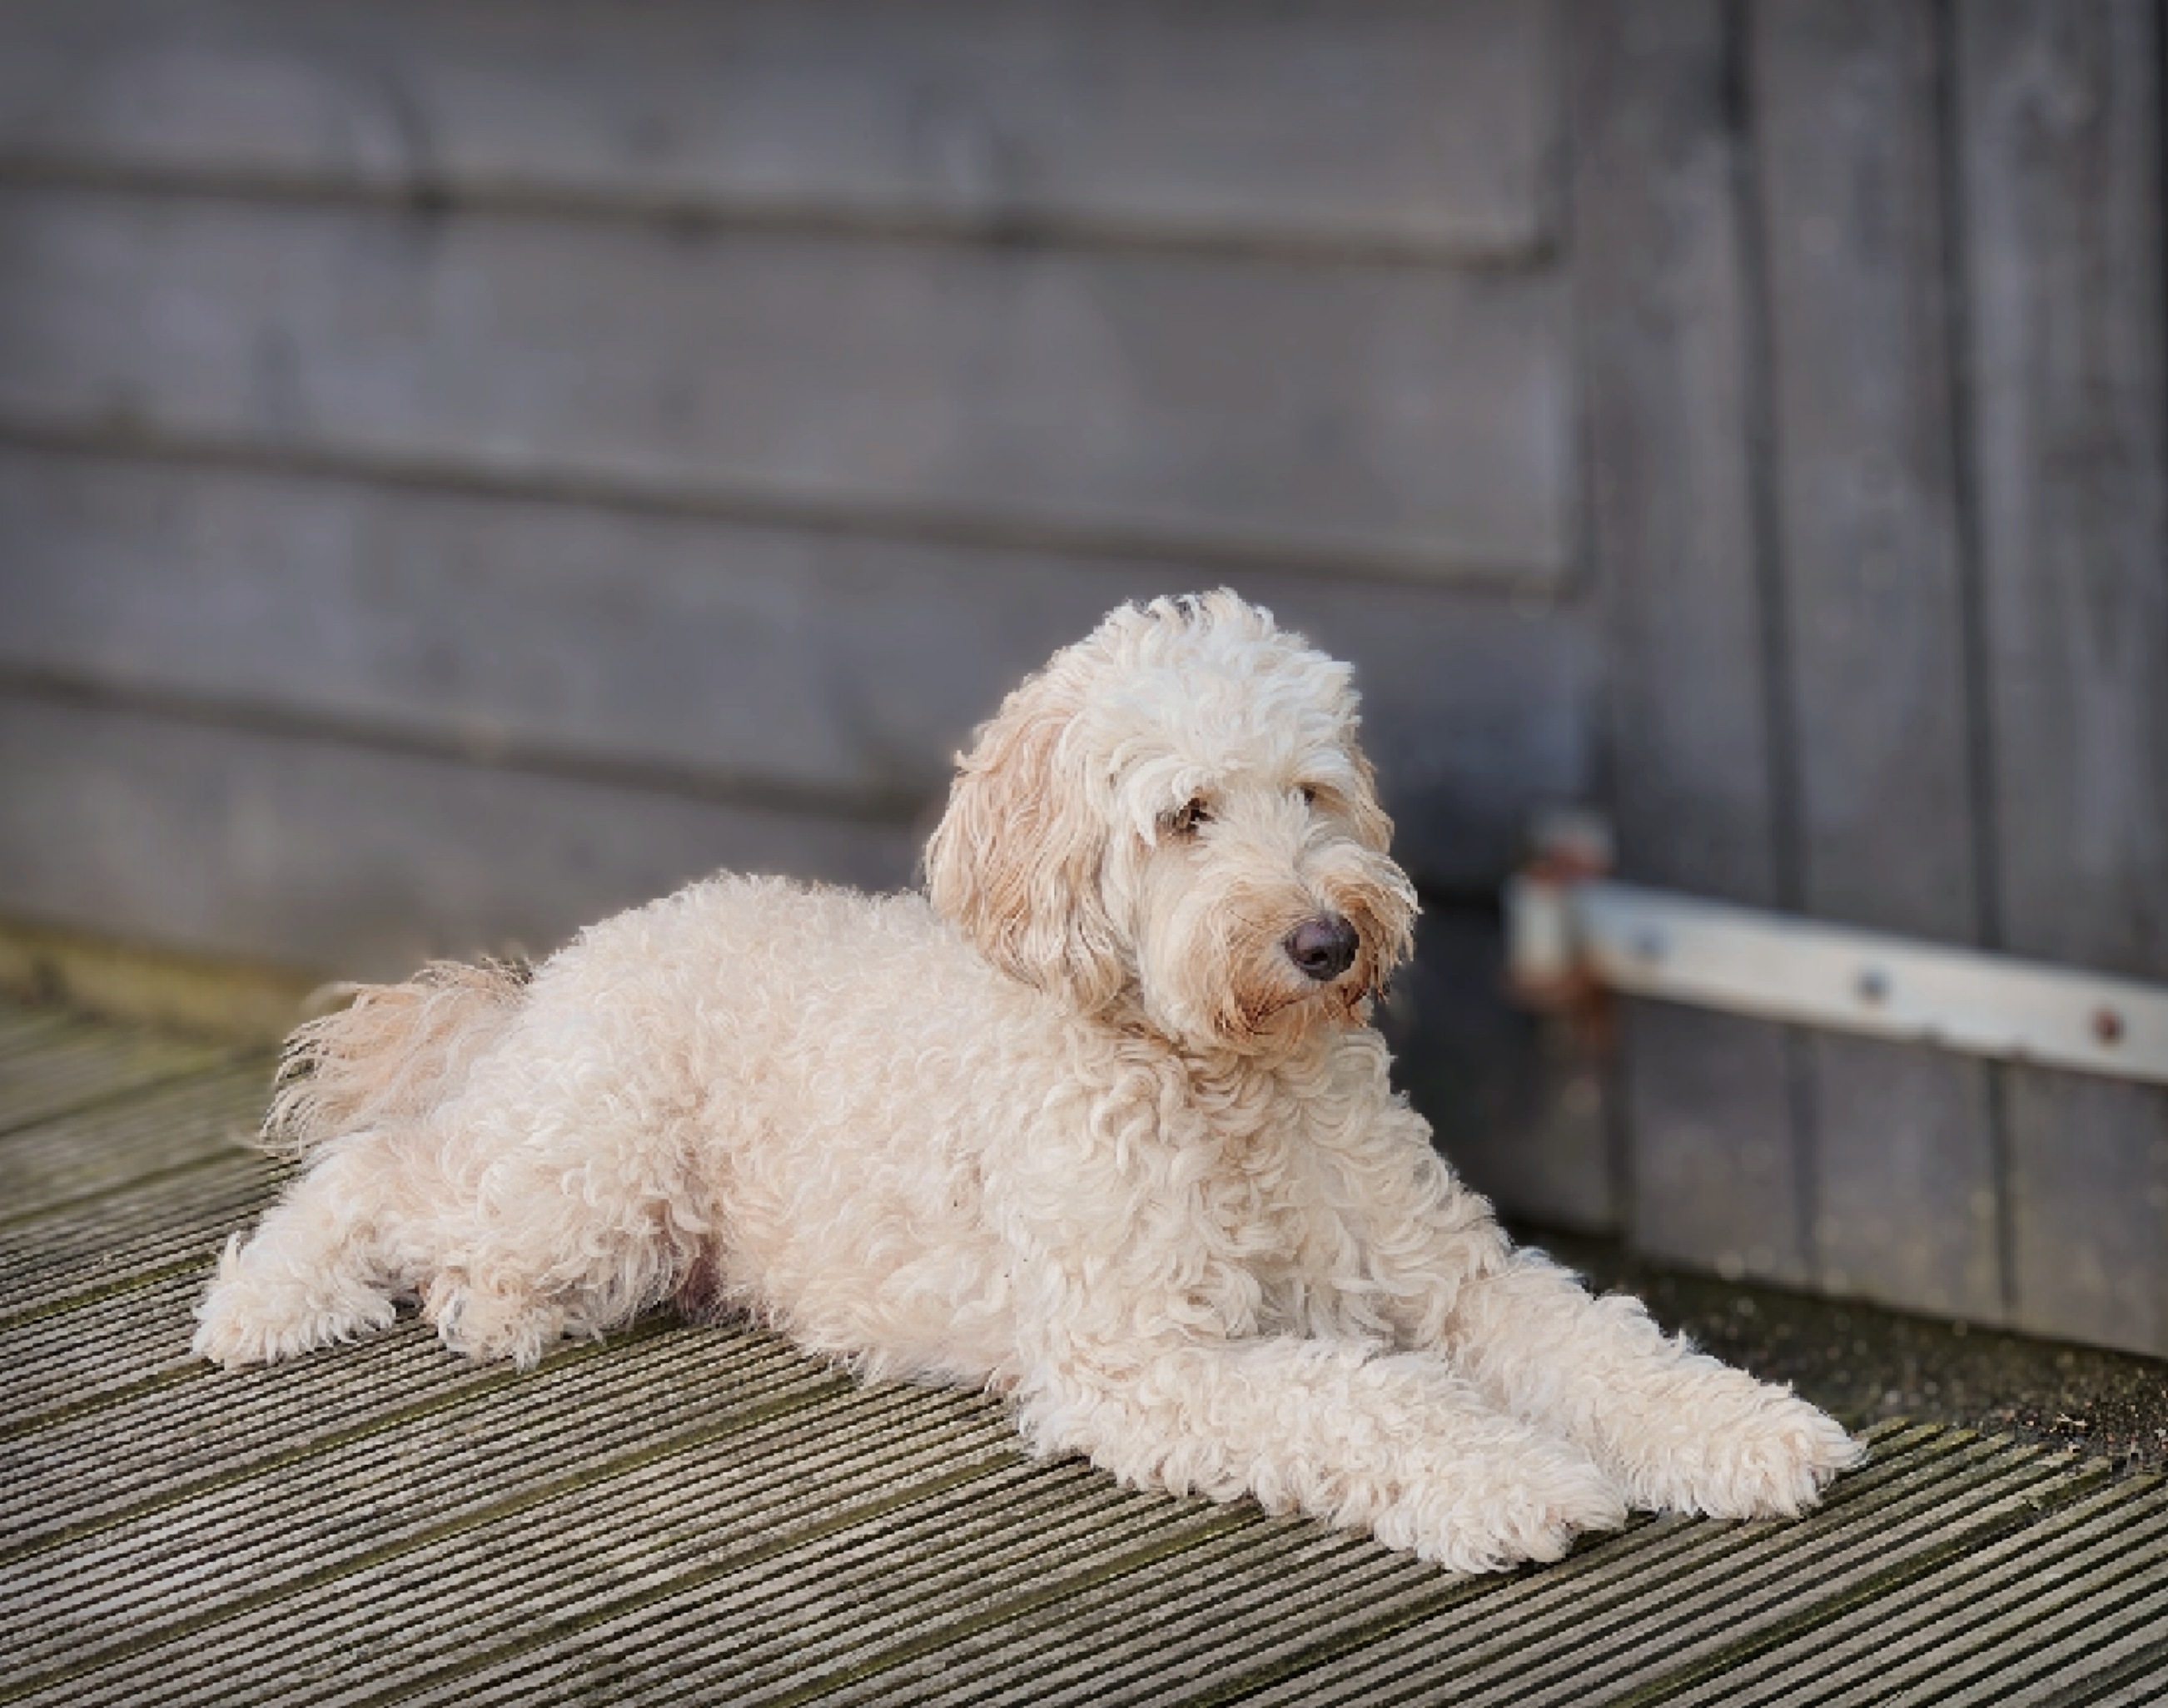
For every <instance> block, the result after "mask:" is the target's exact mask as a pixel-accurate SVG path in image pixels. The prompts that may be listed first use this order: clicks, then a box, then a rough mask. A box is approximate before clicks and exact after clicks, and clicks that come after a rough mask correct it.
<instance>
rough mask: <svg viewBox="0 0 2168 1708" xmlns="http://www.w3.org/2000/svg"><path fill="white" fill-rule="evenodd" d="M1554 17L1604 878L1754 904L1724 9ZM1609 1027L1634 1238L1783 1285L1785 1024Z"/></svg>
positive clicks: (1787, 1200)
mask: <svg viewBox="0 0 2168 1708" xmlns="http://www.w3.org/2000/svg"><path fill="white" fill-rule="evenodd" d="M1575 16H1576V28H1575V29H1574V30H1573V32H1572V37H1571V43H1570V47H1571V56H1572V76H1571V82H1572V88H1571V94H1570V112H1571V121H1570V130H1571V132H1572V135H1573V136H1574V139H1575V143H1574V183H1573V193H1572V196H1571V202H1572V206H1573V230H1572V236H1571V252H1572V263H1573V269H1574V273H1575V278H1576V303H1577V305H1578V310H1579V316H1580V321H1581V346H1582V352H1583V357H1582V359H1583V385H1584V390H1585V398H1584V411H1585V413H1586V444H1587V454H1588V458H1589V461H1590V465H1591V466H1590V470H1589V481H1590V489H1591V491H1590V506H1591V541H1590V549H1591V553H1592V555H1593V560H1594V569H1595V573H1596V575H1597V578H1598V582H1599V587H1600V591H1601V596H1602V601H1603V604H1604V608H1605V612H1606V615H1607V631H1606V632H1607V639H1608V644H1609V656H1610V673H1611V679H1612V693H1611V696H1610V700H1609V704H1608V710H1607V725H1608V729H1609V734H1610V753H1609V758H1610V772H1611V796H1612V806H1613V813H1614V814H1615V816H1616V818H1617V820H1618V835H1619V846H1620V855H1621V866H1622V870H1623V873H1624V874H1625V875H1626V876H1628V877H1629V878H1637V879H1642V880H1645V881H1648V882H1650V883H1662V884H1669V885H1674V886H1676V887H1678V888H1684V889H1687V890H1689V891H1692V892H1694V893H1697V894H1704V895H1708V896H1712V897H1715V898H1718V899H1726V900H1734V901H1740V902H1746V903H1751V904H1770V903H1772V902H1773V901H1775V900H1776V899H1777V872H1776V865H1775V847H1776V835H1777V833H1776V828H1775V813H1776V806H1775V802H1774V799H1773V797H1772V781H1771V745H1772V739H1773V737H1772V731H1771V730H1770V729H1769V728H1768V719H1767V715H1766V705H1765V692H1764V684H1763V677H1762V621H1763V613H1762V607H1761V603H1760V600H1759V598H1758V596H1757V590H1756V579H1755V566H1756V527H1755V520H1754V505H1753V495H1752V489H1751V469H1750V467H1749V464H1748V460H1747V458H1748V443H1749V439H1750V437H1751V432H1752V426H1753V423H1752V421H1751V412H1750V409H1749V400H1748V396H1747V387H1748V385H1749V362H1750V352H1749V347H1748V346H1749V337H1750V316H1751V307H1750V303H1749V299H1748V290H1749V285H1748V280H1747V278H1746V271H1745V268H1744V267H1743V265H1742V254H1741V246H1742V241H1743V234H1742V232H1741V230H1740V210H1739V205H1738V199H1737V196H1736V194H1735V188H1736V186H1735V177H1736V174H1737V172H1738V171H1739V170H1740V162H1739V159H1738V153H1737V149H1738V141H1737V138H1736V136H1735V134H1734V132H1733V130H1732V127H1731V122H1730V114H1729V113H1728V111H1727V89H1726V42H1725V39H1724V32H1725V23H1724V19H1725V13H1724V11H1723V9H1722V8H1719V6H1718V5H1716V4H1715V3H1714V0H1663V3H1648V0H1613V3H1606V4H1602V5H1591V6H1588V7H1585V8H1581V9H1580V10H1579V11H1578V12H1576V14H1575ZM1625 1020H1626V1025H1625V1028H1624V1044H1625V1061H1624V1075H1625V1084H1624V1094H1625V1100H1626V1101H1625V1118H1626V1121H1627V1122H1628V1126H1629V1143H1630V1146H1631V1151H1630V1154H1631V1159H1632V1167H1631V1171H1630V1182H1629V1184H1630V1189H1631V1193H1632V1203H1631V1205H1630V1207H1629V1212H1628V1213H1629V1228H1630V1230H1631V1233H1632V1237H1633V1239H1634V1241H1635V1242H1636V1244H1639V1246H1641V1247H1642V1248H1643V1249H1645V1250H1647V1251H1649V1252H1650V1253H1651V1254H1656V1255H1660V1256H1663V1257H1667V1258H1671V1259H1676V1260H1683V1261H1687V1262H1690V1263H1694V1264H1700V1265H1707V1264H1711V1263H1718V1264H1721V1265H1722V1266H1723V1267H1724V1268H1725V1269H1727V1270H1746V1271H1751V1272H1753V1273H1756V1274H1760V1275H1767V1276H1776V1277H1779V1278H1782V1279H1786V1280H1799V1279H1802V1278H1804V1276H1805V1275H1806V1273H1807V1267H1808V1254H1807V1251H1806V1249H1805V1244H1804V1239H1803V1238H1802V1232H1803V1230H1802V1228H1801V1227H1800V1221H1801V1217H1800V1205H1799V1194H1798V1181H1797V1169H1796V1157H1795V1154H1794V1145H1795V1143H1796V1140H1795V1136H1794V1134H1793V1121H1792V1109H1791V1103H1790V1099H1789V1095H1788V1085H1787V1075H1788V1064H1787V1062H1786V1044H1785V1038H1784V1034H1783V1032H1782V1031H1781V1030H1780V1029H1779V1028H1777V1027H1776V1026H1772V1025H1768V1024H1767V1023H1764V1022H1761V1021H1747V1020H1740V1019H1734V1018H1731V1017H1728V1016H1717V1015H1708V1014H1699V1013H1692V1012H1689V1011H1687V1010H1682V1009H1670V1008H1665V1007H1661V1006H1659V1005H1643V1004H1635V1005H1629V1012H1628V1014H1627V1015H1626V1016H1625Z"/></svg>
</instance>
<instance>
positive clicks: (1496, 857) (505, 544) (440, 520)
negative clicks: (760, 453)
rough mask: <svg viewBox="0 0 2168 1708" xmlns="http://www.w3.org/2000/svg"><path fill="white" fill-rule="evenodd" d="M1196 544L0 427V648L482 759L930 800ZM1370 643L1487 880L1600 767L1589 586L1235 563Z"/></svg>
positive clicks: (1412, 820) (1182, 580) (1411, 823)
mask: <svg viewBox="0 0 2168 1708" xmlns="http://www.w3.org/2000/svg"><path fill="white" fill-rule="evenodd" d="M1220 579H1222V577H1220V576H1218V575H1216V574H1214V573H1212V572H1211V571H1209V570H1205V571H1202V572H1200V571H1199V570H1198V569H1197V568H1195V567H1194V566H1184V565H1181V564H1178V563H1169V562H1150V561H1134V562H1119V561H1108V560H1090V559H1083V558H1077V557H1065V556H1061V555H1057V554H1049V553H1043V552H1031V551H1025V550H1001V549H985V548H981V549H968V550H966V549H953V548H949V549H944V548H937V547H934V546H932V545H929V544H915V543H911V542H906V541H896V540H883V539H879V538H867V537H862V536H856V535H851V534H839V533H827V532H821V531H814V530H791V529H777V528H752V527H747V526H742V525H735V524H731V523H728V522H722V521H720V520H715V519H702V518H697V517H674V516H658V515H648V514H640V513H638V512H628V511H623V510H616V509H611V508H606V507H580V506H572V505H567V504H562V503H554V502H529V501H511V500H506V499H502V498H496V497H488V496H475V495H463V494H457V493H450V492H444V491H428V490H422V489H417V488H413V487H401V486H398V485H384V484H380V483H375V482H368V481H359V480H343V479H330V478H320V477H311V476H298V475H287V474H281V473H277V472H272V471H266V470H261V469H242V468H220V467H190V466H177V465H168V464H160V463H157V462H153V461H147V460H137V459H104V458H85V457H77V456H72V455H67V454H53V453H46V452H37V451H32V450H29V449H26V448H23V447H20V446H14V447H8V446H4V445H0V607H4V608H5V609H6V611H7V613H8V617H7V620H6V622H5V623H0V670H4V671H13V672H16V673H18V674H19V675H20V674H22V673H36V672H45V673H52V674H58V675H61V676H66V677H68V678H70V679H72V680H76V681H79V682H87V683H93V684H98V685H101V686H103V687H106V688H109V689H113V690H117V691H121V692H127V693H135V694H143V693H153V694H162V695H172V696H177V697H180V698H184V699H188V700H192V701H207V702H213V703H218V704H220V705H222V706H226V707H240V708H247V709H248V710H249V711H250V712H251V713H253V714H254V715H256V716H257V717H258V718H261V719H264V720H266V721H270V722H276V721H277V720H279V719H292V720H295V721H297V722H305V721H307V720H310V719H314V720H316V721H317V722H319V723H329V724H337V725H340V726H343V727H350V728H352V729H355V730H358V731H360V732H363V733H364V734H369V733H374V734H375V735H385V736H396V737H397V738H400V739H401V740H410V741H419V742H434V743H436V744H438V745H441V746H442V747H444V749H446V750H448V751H462V750H464V751H470V752H473V753H477V754H481V755H485V756H486V755H488V754H492V753H502V752H505V751H536V752H541V753H545V754H547V755H549V756H554V757H559V758H564V759H568V760H573V761H580V762H582V763H584V764H587V765H591V766H599V767H604V768H607V767H609V766H622V767H624V768H626V770H627V771H628V772H632V771H635V770H638V769H640V768H642V767H645V768H646V769H647V770H649V771H652V770H656V769H662V770H666V771H671V772H677V773H681V774H682V775H683V776H684V777H688V778H690V779H693V780H696V781H701V782H707V783H711V784H713V785H714V786H715V787H716V788H723V787H728V786H731V785H733V784H735V785H740V786H743V787H745V788H748V789H751V790H754V791H757V790H760V789H763V788H765V789H770V790H787V791H794V792H796V793H800V794H811V795H816V796H818V795H821V794H823V793H826V794H831V795H833V796H834V797H836V798H837V799H838V800H839V801H848V802H850V803H854V804H857V805H858V807H859V808H860V809H875V810H880V811H887V812H894V813H900V814H911V813H914V812H920V811H925V810H930V809H933V807H934V806H935V805H936V804H937V803H938V800H939V799H940V798H941V796H942V794H943V791H944V790H945V788H946V786H947V779H948V775H949V762H950V759H951V756H953V755H954V752H955V751H956V749H957V748H958V746H959V745H961V744H962V743H963V742H964V740H966V739H967V738H968V735H969V734H970V729H971V728H972V726H973V724H975V723H976V722H977V721H978V720H979V719H982V718H985V717H986V716H988V715H990V714H991V713H992V711H993V709H994V708H995V707H996V705H997V704H998V703H999V702H1000V698H1001V696H1002V694H1003V693H1004V692H1006V691H1007V688H1008V687H1010V686H1011V685H1012V683H1013V682H1015V681H1016V680H1017V679H1018V677H1019V676H1022V675H1023V672H1024V671H1028V670H1030V669H1032V668H1034V667H1035V666H1038V665H1039V663H1041V662H1043V661H1044V659H1045V658H1046V656H1047V655H1048V654H1049V652H1051V651H1052V650H1053V649H1054V648H1055V647H1056V646H1059V645H1061V644H1065V642H1067V641H1070V640H1072V639H1076V638H1077V637H1079V636H1081V634H1084V633H1086V632H1087V630H1088V629H1090V627H1091V626H1092V624H1093V623H1095V622H1097V620H1098V618H1099V617H1100V616H1101V615H1102V614H1103V613H1105V612H1106V611H1107V610H1108V609H1109V608H1111V607H1113V606H1114V605H1115V604H1117V603H1119V602H1120V601H1122V600H1123V599H1125V598H1130V597H1149V596H1150V595H1154V594H1158V593H1164V592H1170V591H1180V590H1182V589H1183V588H1185V587H1195V586H1200V585H1209V584H1211V583H1212V582H1214V581H1218V580H1220ZM1234 579H1235V582H1236V584H1237V585H1238V586H1240V587H1241V590H1242V591H1244V592H1246V593H1247V594H1249V595H1250V596H1251V597H1255V598H1257V599H1259V600H1261V601H1262V602H1264V603H1266V604H1267V605H1269V606H1270V607H1273V610H1274V611H1275V612H1277V613H1278V614H1279V616H1280V617H1281V618H1282V619H1283V621H1285V622H1288V623H1291V624H1293V625H1294V626H1295V627H1297V628H1299V629H1302V630H1303V631H1304V632H1305V633H1306V634H1310V635H1311V636H1312V637H1313V638H1314V639H1316V640H1317V641H1318V642H1319V644H1321V645H1324V646H1326V647H1327V648H1329V649H1330V650H1332V651H1334V652H1335V653H1336V654H1337V655H1341V656H1343V657H1347V658H1349V659H1352V660H1353V661H1354V662H1355V664H1356V666H1357V669H1358V682H1359V683H1360V685H1361V687H1362V688H1363V693H1364V697H1365V703H1366V713H1367V716H1366V727H1365V734H1366V738H1367V739H1368V742H1369V745H1370V746H1371V749H1372V751H1373V753H1374V756H1376V758H1377V759H1378V761H1379V764H1380V765H1381V766H1382V768H1383V772H1384V786H1385V790H1386V798H1387V802H1388V804H1389V805H1390V807H1391V809H1393V811H1394V814H1395V817H1396V819H1397V820H1398V821H1399V825H1400V847H1401V851H1402V855H1403V857H1404V858H1405V860H1406V861H1407V862H1408V863H1409V865H1410V866H1411V869H1413V870H1415V871H1416V873H1417V874H1418V875H1419V877H1421V878H1422V879H1423V881H1424V882H1425V883H1427V884H1428V885H1430V886H1431V887H1432V888H1474V887H1486V886H1488V885H1490V884H1491V883H1495V881H1496V879H1497V878H1499V877H1500V876H1501V875H1502V873H1504V872H1505V870H1506V868H1507V866H1508V864H1509V862H1511V860H1512V855H1513V851H1514V844H1515V839H1516V837H1517V835H1518V833H1519V831H1520V829H1521V826H1522V824H1523V822H1524V821H1525V820H1526V818H1527V816H1528V814H1529V813H1530V812H1532V811H1533V809H1536V808H1537V807H1538V805H1540V804H1544V803H1546V802H1552V801H1558V800H1563V799H1570V798H1576V797H1577V796H1579V795H1580V794H1581V793H1582V792H1583V791H1584V790H1585V789H1586V788H1587V787H1588V783H1589V773H1590V771H1591V765H1592V758H1591V741H1592V735H1591V727H1590V724H1591V710H1590V702H1591V697H1592V695H1593V693H1594V691H1595V687H1594V683H1595V674H1596V672H1595V664H1594V658H1593V645H1592V640H1591V634H1590V633H1589V631H1588V627H1587V624H1586V622H1585V620H1584V619H1583V618H1582V616H1581V613H1576V612H1573V611H1570V610H1568V611H1563V612H1561V611H1545V610H1544V609H1541V608H1534V609H1529V608H1523V607H1520V606H1519V605H1517V604H1516V603H1514V602H1510V601H1506V600H1503V599H1500V598H1497V597H1492V596H1485V595H1475V594H1469V593H1466V592H1462V591H1453V590H1448V589H1440V588H1428V587H1422V586H1415V585H1412V584H1406V583H1383V582H1362V581H1346V582H1342V583H1337V584H1335V583H1332V582H1330V581H1317V580H1312V579H1309V578H1303V577H1296V576H1274V575H1270V574H1265V573H1253V574H1247V575H1243V576H1236V577H1235V578H1234Z"/></svg>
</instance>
